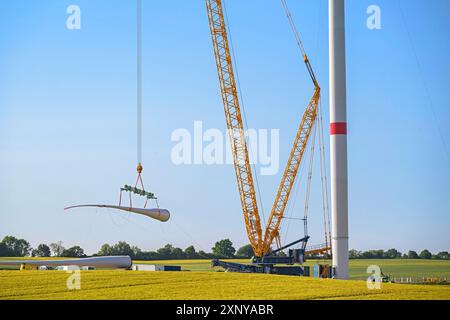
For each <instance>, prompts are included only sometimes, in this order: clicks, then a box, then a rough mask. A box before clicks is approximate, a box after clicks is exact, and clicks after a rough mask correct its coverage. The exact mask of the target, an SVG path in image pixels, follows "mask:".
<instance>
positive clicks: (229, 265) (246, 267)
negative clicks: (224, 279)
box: [211, 257, 309, 276]
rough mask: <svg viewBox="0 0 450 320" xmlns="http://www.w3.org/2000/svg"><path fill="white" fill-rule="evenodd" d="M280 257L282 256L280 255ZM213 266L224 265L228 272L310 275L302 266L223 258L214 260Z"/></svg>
mask: <svg viewBox="0 0 450 320" xmlns="http://www.w3.org/2000/svg"><path fill="white" fill-rule="evenodd" d="M278 258H280V257H278ZM211 266H212V267H222V268H224V269H225V271H226V272H239V273H265V274H279V275H289V276H309V270H305V268H303V267H301V266H286V267H285V266H283V267H281V266H275V265H274V264H267V263H266V264H257V263H251V264H243V263H236V262H227V261H221V260H212V261H211Z"/></svg>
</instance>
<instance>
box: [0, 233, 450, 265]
mask: <svg viewBox="0 0 450 320" xmlns="http://www.w3.org/2000/svg"><path fill="white" fill-rule="evenodd" d="M121 255H125V256H130V257H131V258H132V259H134V260H174V259H224V258H227V259H230V258H251V257H252V256H253V249H252V247H251V246H250V245H245V246H243V247H241V248H239V249H238V250H236V249H235V248H234V246H233V243H232V242H231V240H230V239H224V240H220V241H217V242H216V244H215V245H214V247H212V248H211V252H209V253H207V252H205V251H202V250H200V251H197V250H196V249H195V248H194V246H189V247H187V248H186V249H184V250H183V249H181V248H176V247H174V246H172V245H171V244H167V245H165V246H164V247H162V248H160V249H158V250H156V251H142V250H141V249H139V248H138V247H137V246H132V245H130V244H128V243H126V242H125V241H119V242H118V243H116V244H114V245H109V244H104V245H102V246H101V248H100V250H99V251H98V252H97V253H96V254H94V255H93V256H121ZM280 255H284V253H280ZM86 256H87V255H86V254H85V253H84V250H83V248H81V247H80V246H73V247H70V248H65V247H64V246H63V243H62V242H61V241H59V242H55V243H51V244H49V245H46V244H40V245H38V246H37V247H36V248H34V249H33V248H32V247H31V246H30V243H29V242H28V241H26V240H24V239H17V238H15V237H13V236H6V237H5V238H3V240H2V241H1V242H0V257H68V258H69V257H70V258H84V257H86ZM349 256H350V259H435V260H450V254H449V253H448V252H447V251H443V252H439V253H437V254H432V253H431V252H430V251H429V250H426V249H425V250H423V251H422V252H420V253H419V254H418V253H417V252H416V251H408V252H407V253H401V252H400V251H398V250H396V249H389V250H387V251H384V250H369V251H357V250H350V251H349ZM309 258H327V256H325V257H324V256H322V257H318V256H310V257H309Z"/></svg>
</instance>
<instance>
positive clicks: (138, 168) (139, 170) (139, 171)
mask: <svg viewBox="0 0 450 320" xmlns="http://www.w3.org/2000/svg"><path fill="white" fill-rule="evenodd" d="M142 170H144V167H143V166H142V164H141V163H139V164H138V166H137V172H138V173H139V174H141V173H142Z"/></svg>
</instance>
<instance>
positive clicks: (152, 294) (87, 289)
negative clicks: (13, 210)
mask: <svg viewBox="0 0 450 320" xmlns="http://www.w3.org/2000/svg"><path fill="white" fill-rule="evenodd" d="M3 259H5V258H0V264H1V260H3ZM234 261H239V260H234ZM240 262H247V261H245V260H241V261H240ZM135 263H150V264H163V265H180V266H182V270H185V272H134V271H124V270H114V271H109V270H98V271H86V272H81V290H76V291H69V290H68V289H67V285H66V283H67V279H68V277H69V276H70V274H68V273H66V272H64V271H17V270H4V271H0V300H3V299H120V300H123V299H180V300H189V299H219V300H221V299H287V300H289V299H445V300H450V286H448V285H426V286H418V285H399V284H382V289H381V290H368V289H367V286H366V282H365V281H355V280H364V279H366V278H367V276H368V274H366V269H367V267H368V266H369V265H379V266H380V267H381V268H382V269H383V272H385V273H389V274H391V275H392V276H395V277H447V278H450V261H434V260H351V261H350V275H351V278H352V279H353V281H344V282H343V281H337V280H318V279H312V278H300V277H287V276H276V275H255V274H234V273H224V272H214V270H213V269H211V268H210V261H209V260H178V261H176V260H173V261H151V262H149V261H146V262H138V261H136V262H135ZM314 263H315V262H314V261H309V262H308V264H310V265H312V264H314ZM216 271H217V270H216Z"/></svg>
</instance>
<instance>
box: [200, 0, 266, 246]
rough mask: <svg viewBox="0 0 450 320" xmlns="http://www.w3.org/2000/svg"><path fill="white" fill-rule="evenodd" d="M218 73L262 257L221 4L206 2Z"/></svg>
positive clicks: (251, 231)
mask: <svg viewBox="0 0 450 320" xmlns="http://www.w3.org/2000/svg"><path fill="white" fill-rule="evenodd" d="M206 6H207V11H208V17H209V25H210V28H211V35H212V40H213V46H214V54H215V58H216V65H217V71H218V74H219V82H220V87H221V92H222V100H223V105H224V109H225V117H226V121H227V128H228V134H229V137H230V141H231V149H232V153H233V160H234V167H235V172H236V178H237V182H238V188H239V194H240V198H241V204H242V209H243V213H244V219H245V226H246V229H247V234H248V239H249V241H250V244H251V246H252V248H253V251H254V252H255V254H258V253H261V242H262V231H261V222H260V218H259V214H258V205H257V200H256V194H255V188H254V184H253V176H252V171H251V166H250V160H249V156H248V149H247V143H246V140H245V135H244V125H243V122H242V114H241V110H240V107H239V99H238V94H237V89H236V80H235V77H234V72H233V63H232V60H231V55H230V46H229V44H228V37H227V30H226V25H225V19H224V14H223V9H222V1H221V0H206Z"/></svg>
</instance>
